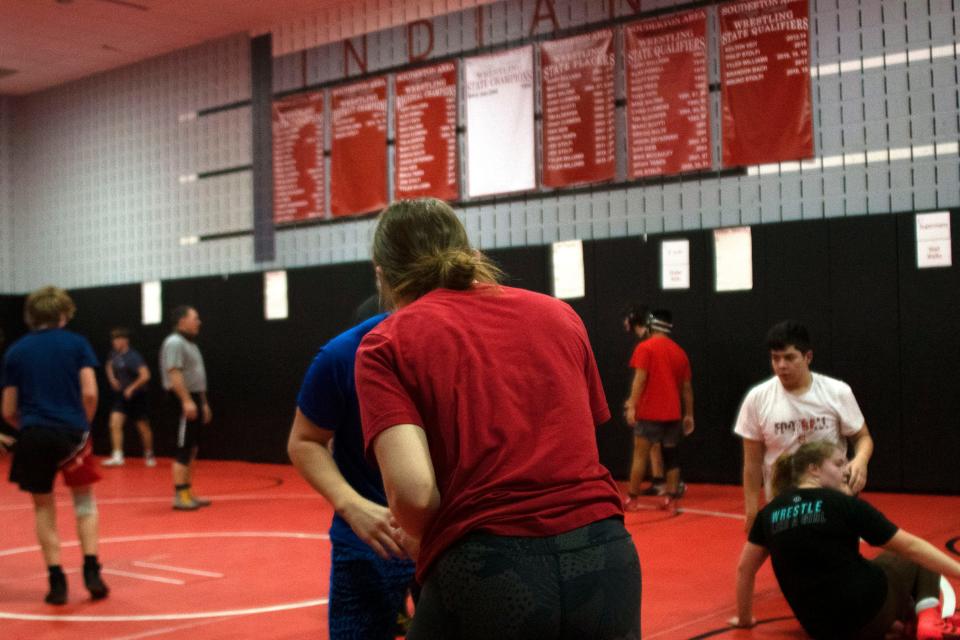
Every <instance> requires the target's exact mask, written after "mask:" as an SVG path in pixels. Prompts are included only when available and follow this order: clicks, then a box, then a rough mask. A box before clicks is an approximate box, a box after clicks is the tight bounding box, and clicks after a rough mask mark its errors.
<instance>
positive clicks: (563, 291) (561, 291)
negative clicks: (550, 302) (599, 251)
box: [553, 240, 586, 300]
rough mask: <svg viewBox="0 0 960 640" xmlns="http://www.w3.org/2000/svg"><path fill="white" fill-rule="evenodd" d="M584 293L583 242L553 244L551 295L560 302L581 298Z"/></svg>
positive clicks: (570, 241) (571, 241) (572, 241)
mask: <svg viewBox="0 0 960 640" xmlns="http://www.w3.org/2000/svg"><path fill="white" fill-rule="evenodd" d="M585 293H586V286H585V284H584V277H583V241H582V240H567V241H566V242H554V243H553V295H554V296H555V297H557V298H560V299H561V300H569V299H571V298H582V297H583V296H584V295H585Z"/></svg>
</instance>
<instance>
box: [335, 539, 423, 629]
mask: <svg viewBox="0 0 960 640" xmlns="http://www.w3.org/2000/svg"><path fill="white" fill-rule="evenodd" d="M331 556H332V557H331V559H332V566H331V570H330V605H329V608H328V610H327V621H328V625H329V630H330V640H348V639H352V638H362V639H363V640H393V638H394V637H396V626H397V613H399V612H400V610H401V609H402V607H403V603H404V600H405V599H406V597H407V591H408V590H409V589H410V586H411V585H412V584H413V583H414V581H413V571H414V564H413V562H411V561H409V560H396V559H394V560H383V559H382V558H380V557H379V556H378V555H377V554H375V553H374V552H373V551H372V550H370V549H368V550H366V551H364V550H362V549H357V548H355V547H352V546H350V545H347V544H338V543H336V542H334V543H333V547H332V553H331Z"/></svg>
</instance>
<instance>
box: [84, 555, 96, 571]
mask: <svg viewBox="0 0 960 640" xmlns="http://www.w3.org/2000/svg"><path fill="white" fill-rule="evenodd" d="M87 567H96V568H97V569H99V568H100V561H99V560H97V554H93V555H86V554H85V555H84V556H83V568H84V569H86V568H87Z"/></svg>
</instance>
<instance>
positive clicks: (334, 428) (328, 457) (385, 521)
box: [287, 314, 414, 640]
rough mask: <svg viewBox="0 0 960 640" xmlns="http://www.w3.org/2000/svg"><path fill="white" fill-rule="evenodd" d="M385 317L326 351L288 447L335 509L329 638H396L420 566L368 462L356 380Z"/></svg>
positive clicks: (313, 370) (309, 377) (310, 374)
mask: <svg viewBox="0 0 960 640" xmlns="http://www.w3.org/2000/svg"><path fill="white" fill-rule="evenodd" d="M384 317H385V315H384V314H380V315H377V316H374V317H372V318H370V319H368V320H366V321H365V322H362V323H360V324H359V325H357V326H356V327H354V328H352V329H350V330H348V331H346V332H344V333H342V334H340V335H339V336H337V337H336V338H334V339H333V340H331V341H330V342H328V343H327V344H326V345H325V346H324V347H323V348H322V349H320V351H319V352H318V353H317V355H316V357H315V358H314V359H313V362H312V363H311V365H310V368H309V370H308V371H307V374H306V376H305V377H304V380H303V385H302V387H301V388H300V394H299V395H298V397H297V411H296V416H295V417H294V420H293V428H292V429H291V431H290V440H289V443H288V445H287V451H288V453H289V454H290V459H291V460H293V464H294V465H295V466H296V467H297V470H298V471H299V472H300V474H301V475H302V476H303V477H304V478H305V479H306V480H307V482H309V483H310V485H311V486H312V487H313V488H314V489H316V490H317V491H318V492H319V493H321V494H323V496H324V497H325V498H326V499H327V500H328V501H329V502H330V504H331V505H333V508H334V510H335V515H334V517H333V523H332V524H331V526H330V542H331V545H332V556H333V558H332V563H331V571H330V604H329V609H328V627H329V632H330V640H343V639H346V638H364V639H366V640H378V639H389V640H393V638H394V637H395V634H394V631H395V625H396V622H397V613H398V612H400V611H401V609H402V607H403V602H404V599H405V598H406V593H407V589H408V588H409V587H410V586H411V584H412V583H413V572H414V564H413V562H411V561H410V560H408V559H407V558H406V553H405V552H404V551H403V549H402V547H401V545H400V542H399V541H398V539H397V535H398V530H397V529H396V527H395V526H394V525H393V524H392V523H391V516H390V511H389V510H388V509H387V507H386V504H387V498H386V493H385V492H384V489H383V480H382V479H381V477H380V471H379V470H378V469H377V468H375V467H372V466H370V464H369V463H368V462H367V461H366V459H365V458H364V454H363V433H362V431H361V428H360V407H359V403H358V401H357V392H356V386H355V383H354V377H353V371H354V369H353V366H354V358H355V356H356V352H357V348H358V347H359V346H360V341H361V340H362V339H363V337H364V336H365V335H366V334H367V332H368V331H370V330H371V329H373V328H374V327H375V326H376V325H377V324H379V323H380V321H381V320H383V318H384ZM331 440H334V447H333V452H332V453H331V451H330V449H329V444H330V442H331Z"/></svg>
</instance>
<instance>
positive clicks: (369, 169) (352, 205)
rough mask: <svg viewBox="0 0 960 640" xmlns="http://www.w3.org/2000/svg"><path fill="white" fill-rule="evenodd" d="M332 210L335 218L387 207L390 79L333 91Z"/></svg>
mask: <svg viewBox="0 0 960 640" xmlns="http://www.w3.org/2000/svg"><path fill="white" fill-rule="evenodd" d="M330 111H331V112H332V115H331V119H330V123H331V134H332V136H333V142H332V144H331V147H330V211H331V213H333V215H334V216H346V215H351V214H356V213H368V212H370V211H377V210H378V209H382V208H383V207H385V206H386V205H387V80H386V78H384V77H380V78H373V79H371V80H367V81H365V82H358V83H356V84H351V85H347V86H344V87H338V88H336V89H333V90H332V91H331V92H330Z"/></svg>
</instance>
